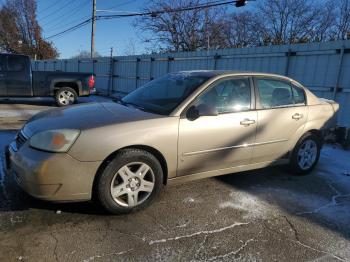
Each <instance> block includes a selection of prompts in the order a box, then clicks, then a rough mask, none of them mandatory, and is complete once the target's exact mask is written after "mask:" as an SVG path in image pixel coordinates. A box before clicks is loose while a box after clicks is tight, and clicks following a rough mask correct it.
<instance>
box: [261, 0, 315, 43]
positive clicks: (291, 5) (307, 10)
mask: <svg viewBox="0 0 350 262" xmlns="http://www.w3.org/2000/svg"><path fill="white" fill-rule="evenodd" d="M320 10H321V9H320V8H315V5H314V3H313V1H311V0H269V1H262V2H259V4H258V5H257V12H258V15H257V22H258V23H261V24H262V25H263V27H264V30H263V34H265V36H264V38H267V39H265V41H266V40H267V41H270V42H271V43H272V44H292V43H299V42H308V41H310V35H312V32H313V31H314V29H315V26H316V25H317V21H318V18H319V17H320V16H321V13H320Z"/></svg>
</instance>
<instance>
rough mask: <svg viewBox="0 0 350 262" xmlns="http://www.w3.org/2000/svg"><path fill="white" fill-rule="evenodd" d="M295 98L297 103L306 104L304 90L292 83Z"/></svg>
mask: <svg viewBox="0 0 350 262" xmlns="http://www.w3.org/2000/svg"><path fill="white" fill-rule="evenodd" d="M292 91H293V98H294V102H295V104H304V105H305V104H306V101H305V93H304V90H303V89H301V88H300V87H297V86H294V85H292Z"/></svg>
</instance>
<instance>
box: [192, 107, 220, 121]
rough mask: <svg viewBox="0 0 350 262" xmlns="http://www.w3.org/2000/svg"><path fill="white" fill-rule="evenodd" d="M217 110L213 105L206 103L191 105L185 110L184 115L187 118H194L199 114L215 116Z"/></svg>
mask: <svg viewBox="0 0 350 262" xmlns="http://www.w3.org/2000/svg"><path fill="white" fill-rule="evenodd" d="M217 115H218V111H217V110H216V108H215V107H213V106H209V105H207V104H200V105H198V106H191V107H190V108H189V109H188V110H187V112H186V117H187V119H188V120H191V121H193V120H196V119H197V118H199V117H200V116H217Z"/></svg>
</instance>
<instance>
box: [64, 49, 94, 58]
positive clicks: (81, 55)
mask: <svg viewBox="0 0 350 262" xmlns="http://www.w3.org/2000/svg"><path fill="white" fill-rule="evenodd" d="M94 57H101V55H100V54H99V53H98V52H95V54H94ZM71 58H72V59H90V58H91V53H90V51H86V50H82V51H79V53H78V54H76V55H73V56H72V57H71Z"/></svg>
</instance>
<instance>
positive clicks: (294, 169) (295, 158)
mask: <svg viewBox="0 0 350 262" xmlns="http://www.w3.org/2000/svg"><path fill="white" fill-rule="evenodd" d="M307 141H311V143H314V145H316V150H317V153H316V158H315V159H314V161H311V163H312V164H311V165H310V166H308V165H306V166H304V168H302V167H301V166H300V164H299V160H300V159H301V157H300V156H299V152H300V150H303V147H304V145H305V143H306V142H307ZM321 147H322V143H321V140H320V138H319V137H318V136H316V135H314V134H312V133H306V134H305V135H303V136H302V137H301V138H300V140H299V141H298V143H297V144H296V146H295V147H294V150H293V152H292V155H291V159H290V163H289V170H290V171H291V173H292V174H294V175H299V176H303V175H307V174H309V173H311V171H312V170H313V169H314V168H315V166H316V165H317V163H318V160H319V158H320V152H321ZM300 153H301V152H300ZM311 159H312V157H311Z"/></svg>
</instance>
